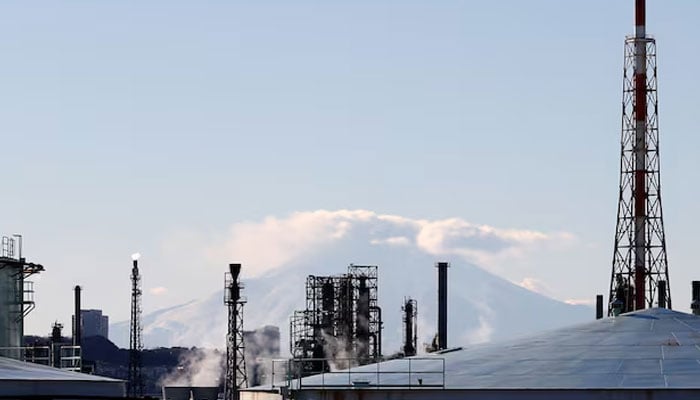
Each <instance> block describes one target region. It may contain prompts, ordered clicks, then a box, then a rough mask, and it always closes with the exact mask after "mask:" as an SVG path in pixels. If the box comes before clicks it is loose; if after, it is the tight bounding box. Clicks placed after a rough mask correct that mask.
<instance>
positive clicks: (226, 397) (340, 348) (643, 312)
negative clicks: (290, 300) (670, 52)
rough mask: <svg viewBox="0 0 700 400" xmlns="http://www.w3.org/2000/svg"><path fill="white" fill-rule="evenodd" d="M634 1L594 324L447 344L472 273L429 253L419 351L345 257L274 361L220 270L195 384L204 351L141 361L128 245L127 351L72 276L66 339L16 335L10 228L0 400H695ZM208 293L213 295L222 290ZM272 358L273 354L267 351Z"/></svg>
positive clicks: (19, 270)
mask: <svg viewBox="0 0 700 400" xmlns="http://www.w3.org/2000/svg"><path fill="white" fill-rule="evenodd" d="M634 3H635V28H634V29H635V31H634V35H632V36H630V37H627V38H626V39H625V42H624V74H623V97H622V105H623V107H622V132H621V149H620V156H621V159H620V171H619V174H620V181H619V197H618V208H617V224H616V231H615V236H614V251H613V258H612V273H611V275H610V281H609V292H608V298H607V302H606V301H605V298H604V297H603V295H598V296H597V297H596V309H595V318H594V316H593V315H591V321H589V322H586V323H583V324H578V325H574V326H569V327H564V328H559V329H554V330H550V331H546V332H540V333H538V334H534V335H530V336H527V337H523V338H519V339H514V340H509V341H506V342H501V343H485V344H477V345H471V346H468V347H467V346H463V347H460V345H461V344H460V343H455V342H456V340H455V339H454V338H451V339H450V342H449V344H448V335H447V333H448V326H449V321H448V306H449V304H448V289H450V288H451V289H450V290H454V289H458V290H461V289H462V288H463V287H467V286H468V282H456V281H454V280H453V281H450V279H449V278H448V273H449V272H450V271H453V272H452V273H454V271H456V269H457V268H460V266H459V265H458V263H457V262H455V261H451V262H448V261H436V262H435V264H434V265H426V266H425V276H424V277H422V278H421V279H422V280H423V282H429V284H426V286H431V287H434V288H435V290H434V292H433V291H431V292H430V295H431V296H433V293H434V298H435V303H434V304H423V302H422V303H421V304H420V307H421V313H422V312H424V310H426V309H429V310H433V309H435V310H436V311H437V312H436V315H437V318H436V321H434V325H430V326H429V327H425V326H424V325H421V330H423V331H425V330H426V328H427V329H428V330H429V332H422V334H423V336H426V334H427V335H431V337H432V336H433V335H434V339H433V340H432V342H431V343H424V344H421V343H419V341H418V338H419V333H418V329H419V323H418V321H419V320H418V315H419V314H418V313H419V308H418V306H419V304H418V302H417V300H416V297H415V294H413V293H405V294H404V296H405V297H403V302H402V305H401V308H400V309H396V310H393V309H392V310H389V309H386V308H382V306H381V304H380V297H379V289H380V279H379V278H380V274H381V271H382V266H381V265H359V264H349V265H347V267H345V266H343V267H342V268H343V269H340V270H337V273H334V274H329V275H308V276H307V277H306V280H305V282H304V285H303V287H298V290H299V291H300V292H299V293H301V291H304V304H298V305H295V307H299V309H297V310H296V311H294V312H293V314H292V315H290V316H289V326H288V329H289V343H288V346H289V347H288V349H289V358H280V357H279V356H280V354H279V348H280V332H279V328H277V327H271V326H266V327H264V328H260V329H258V330H250V327H248V328H249V330H247V331H246V330H244V328H245V324H244V322H245V315H244V308H245V306H246V304H248V298H247V297H246V295H245V294H246V290H245V285H244V283H243V281H242V279H241V275H242V271H245V269H244V264H241V263H231V264H228V268H227V270H226V271H225V272H224V277H223V282H221V281H219V285H221V283H223V289H224V290H223V304H221V303H218V304H219V307H220V312H221V313H222V314H223V313H225V314H226V317H227V325H226V335H225V337H221V343H222V344H223V343H225V352H223V351H218V350H216V351H214V355H213V358H214V359H215V361H216V362H219V361H220V362H219V364H220V365H218V367H220V368H218V369H217V371H219V369H220V373H218V376H216V377H215V378H216V379H215V382H214V383H212V384H211V385H209V386H200V385H198V384H196V383H194V382H192V381H186V382H185V383H183V382H184V381H185V380H182V379H179V378H180V377H181V376H183V377H184V376H186V375H188V373H189V372H190V371H187V370H185V369H186V368H194V367H192V366H191V365H188V364H186V363H180V362H181V359H179V357H180V356H181V355H182V354H188V355H192V354H195V355H197V356H202V354H204V351H203V350H202V349H196V348H192V349H185V348H179V349H177V351H173V350H172V349H160V350H161V351H162V353H160V354H159V355H162V354H164V353H165V354H167V357H169V361H171V363H180V364H179V365H178V366H177V367H175V368H171V366H170V365H169V366H168V368H165V367H163V368H161V369H162V370H167V371H166V372H167V373H169V374H171V376H173V377H174V378H178V379H172V380H165V379H160V378H161V377H160V375H158V374H160V373H162V372H163V371H160V370H159V371H156V372H154V373H146V367H147V366H146V364H147V361H148V357H152V358H155V357H154V356H153V353H149V351H151V350H147V349H144V343H143V330H144V328H143V321H142V318H143V316H142V311H143V310H142V296H143V289H142V278H143V277H142V275H141V271H140V269H139V254H134V255H133V257H132V260H131V264H130V267H131V268H130V275H128V274H127V273H126V272H128V271H129V269H128V267H129V265H128V264H126V265H125V269H124V270H125V271H126V272H125V274H124V279H125V280H126V279H127V277H128V278H129V281H130V284H131V285H130V291H129V296H130V303H129V304H130V320H129V348H128V349H118V348H117V347H116V346H115V345H114V344H112V343H111V342H109V340H108V337H109V331H108V317H107V316H106V315H103V313H102V310H99V309H84V308H83V307H82V301H83V299H82V287H81V286H80V285H75V287H74V289H73V296H74V297H73V298H74V302H73V303H74V310H73V319H72V321H71V322H72V324H71V325H72V326H71V327H70V328H71V330H72V333H71V337H64V336H63V327H64V326H63V324H61V323H60V322H59V321H56V322H55V323H54V324H53V326H52V327H51V328H52V331H51V334H50V335H49V336H48V337H47V338H34V339H33V343H32V344H27V337H26V336H25V334H24V319H25V317H26V316H27V315H28V314H29V313H30V312H31V311H32V310H33V309H34V307H35V303H34V298H33V293H34V288H33V284H32V282H31V281H30V280H29V279H30V278H31V277H32V276H34V275H36V274H38V273H41V272H44V270H45V269H44V266H42V265H41V264H38V263H33V262H29V261H27V259H26V258H25V257H24V255H23V254H22V236H21V235H14V236H12V237H2V249H1V253H0V292H1V293H2V296H3V301H2V302H1V303H0V397H2V398H8V399H39V398H41V399H59V398H60V399H78V398H80V399H114V398H130V399H138V398H141V399H145V398H153V397H157V396H160V397H161V398H162V399H163V400H189V399H192V400H214V399H222V400H273V399H274V400H286V399H294V400H325V399H348V400H359V399H366V400H374V399H376V400H381V399H403V400H414V399H415V400H422V399H437V400H440V399H446V400H448V399H523V400H530V399H546V400H549V399H551V400H555V399H556V400H584V399H610V400H613V399H655V400H665V399H669V400H671V399H693V398H700V281H694V282H692V283H691V285H690V287H689V289H690V290H691V292H692V303H691V305H690V306H691V310H692V313H691V314H688V313H682V312H678V311H674V310H673V309H672V299H671V291H670V288H671V287H670V279H669V267H668V259H667V254H666V238H665V232H664V223H663V213H662V203H661V181H660V164H659V126H658V96H657V83H658V82H657V62H656V41H655V39H653V38H652V37H650V36H649V35H648V34H647V32H646V3H645V0H635V2H634ZM127 261H128V260H127ZM222 264H223V263H222ZM435 272H437V273H435ZM299 275H301V274H299ZM302 277H303V275H302ZM433 282H435V284H434V285H433ZM382 284H383V285H392V282H382ZM682 285H685V284H684V283H682ZM219 287H220V286H219ZM385 287H386V286H385ZM68 291H69V292H70V287H69V290H68ZM124 292H126V290H125V291H124ZM124 295H125V296H126V293H124ZM216 301H217V302H221V298H220V297H217V298H216ZM421 301H422V300H421ZM222 305H223V307H221V306H222ZM124 307H126V304H125V305H124ZM433 307H434V308H433ZM396 308H398V307H396ZM387 313H392V314H391V315H396V316H398V315H400V316H401V326H394V327H388V328H391V329H386V328H387V327H386V326H385V322H384V321H383V318H382V315H383V314H384V316H385V317H386V315H387ZM286 315H287V312H285V316H286ZM421 315H423V314H421ZM453 318H454V317H453ZM430 323H431V324H432V323H433V321H431V322H430ZM397 325H398V324H397ZM284 329H285V330H286V329H287V327H284ZM399 332H400V333H399ZM387 334H393V335H396V336H399V335H400V336H401V347H400V349H399V350H398V351H396V352H391V351H389V352H388V351H386V349H383V346H382V344H383V339H386V337H384V338H383V336H386V335H387ZM216 335H217V336H218V335H220V334H219V333H217V334H216ZM88 342H89V343H92V344H91V345H88ZM105 342H106V343H108V345H104V343H105ZM94 343H98V344H99V345H100V346H103V345H104V346H109V345H111V346H112V347H109V349H108V350H109V352H110V355H109V357H106V358H109V360H103V361H104V362H103V363H102V364H99V363H95V362H94V360H92V361H91V362H92V363H87V362H86V357H85V354H86V350H87V349H88V348H89V347H90V346H94V347H98V345H94ZM100 343H101V344H100ZM286 345H287V344H286V342H285V346H286ZM105 348H106V347H105ZM105 352H106V351H105ZM273 356H274V358H275V359H274V360H272V359H270V358H272V357H273ZM164 357H165V356H164ZM202 357H203V356H202ZM173 360H175V361H173ZM216 362H215V364H216ZM123 363H125V365H122V364H123ZM105 366H106V367H105ZM161 367H162V365H161ZM100 368H101V369H100ZM99 374H105V375H107V374H110V376H111V377H103V376H99ZM156 375H158V376H156ZM115 378H116V379H115ZM156 386H158V387H156ZM154 391H155V393H154Z"/></svg>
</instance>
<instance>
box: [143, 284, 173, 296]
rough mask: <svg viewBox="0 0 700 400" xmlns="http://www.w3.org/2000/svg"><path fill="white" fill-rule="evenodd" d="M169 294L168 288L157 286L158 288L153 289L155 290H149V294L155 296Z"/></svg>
mask: <svg viewBox="0 0 700 400" xmlns="http://www.w3.org/2000/svg"><path fill="white" fill-rule="evenodd" d="M167 292H168V288H166V287H163V286H157V287H153V288H150V289H148V293H150V294H152V295H154V296H160V295H163V294H166V293H167Z"/></svg>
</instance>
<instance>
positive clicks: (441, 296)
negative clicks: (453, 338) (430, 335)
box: [436, 262, 450, 350]
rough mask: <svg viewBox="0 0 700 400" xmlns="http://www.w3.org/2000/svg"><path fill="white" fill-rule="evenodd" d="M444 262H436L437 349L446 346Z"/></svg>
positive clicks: (445, 280) (445, 276) (445, 264)
mask: <svg viewBox="0 0 700 400" xmlns="http://www.w3.org/2000/svg"><path fill="white" fill-rule="evenodd" d="M449 266H450V264H448V263H446V262H439V263H437V265H436V267H437V269H438V342H437V348H438V350H444V349H446V348H447V268H448V267H449Z"/></svg>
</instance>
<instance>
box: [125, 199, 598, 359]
mask: <svg viewBox="0 0 700 400" xmlns="http://www.w3.org/2000/svg"><path fill="white" fill-rule="evenodd" d="M574 242H575V238H574V237H573V235H571V234H568V233H546V232H539V231H534V230H522V229H511V228H497V227H492V226H488V225H480V224H473V223H470V222H468V221H465V220H463V219H459V218H449V219H439V220H427V219H413V218H407V217H402V216H396V215H385V214H378V213H374V212H371V211H366V210H338V211H326V210H318V211H308V212H297V213H293V214H291V215H289V216H287V217H272V216H270V217H267V218H265V219H263V220H262V221H257V222H255V221H248V222H242V223H236V224H234V225H233V226H232V227H231V228H230V229H229V230H228V231H227V232H226V233H225V234H221V235H219V236H218V237H217V238H215V239H214V240H211V241H208V243H209V244H208V245H206V248H205V249H204V250H203V251H204V252H205V254H206V256H207V257H209V258H210V260H212V263H213V262H214V261H215V262H216V264H218V265H221V264H222V260H227V261H228V260H231V261H240V262H241V263H242V264H243V279H244V283H245V285H246V288H245V292H244V295H245V296H246V297H247V298H248V303H247V305H246V310H245V326H246V328H247V329H252V328H257V327H260V326H263V325H268V324H271V325H277V326H279V327H280V328H281V332H282V334H283V342H282V348H283V349H285V348H286V347H287V344H288V336H287V335H288V321H289V316H290V315H291V314H292V312H293V310H295V309H302V308H303V307H304V281H305V278H306V276H307V275H309V274H313V275H335V274H339V273H343V272H345V270H346V267H347V265H348V264H350V263H354V264H359V265H363V264H365V265H366V264H370V265H379V304H380V306H381V307H382V308H383V320H384V326H385V330H384V342H385V349H387V350H386V351H385V353H390V352H391V351H395V350H397V349H398V347H399V343H400V341H401V326H400V324H401V322H400V320H401V316H400V307H401V302H402V301H403V299H404V297H406V296H411V297H413V298H415V299H417V300H418V303H419V306H418V307H419V312H418V320H419V332H420V340H421V341H422V342H428V341H430V339H431V338H432V335H433V334H434V333H435V329H434V327H435V318H436V315H435V314H436V313H435V308H436V304H435V303H436V295H435V291H436V282H435V268H434V263H435V261H438V260H447V261H450V262H451V264H452V268H451V269H450V272H449V276H450V282H449V287H450V291H449V301H450V306H449V316H450V324H449V325H450V328H449V330H450V332H449V334H450V338H451V339H450V342H451V343H452V344H454V345H466V344H470V343H477V342H482V341H488V340H495V339H504V338H509V337H513V336H517V335H520V334H525V333H531V332H534V331H537V330H541V329H546V328H553V327H558V326H562V325H566V324H568V323H572V322H577V321H582V320H585V319H587V318H588V317H589V316H590V315H589V314H590V308H588V307H584V306H577V305H570V304H565V303H563V302H560V301H557V300H554V299H552V298H549V297H546V296H544V295H542V294H540V293H535V292H533V291H531V290H527V289H535V290H538V288H543V287H544V288H546V287H547V284H546V283H545V282H542V281H541V280H539V279H537V278H533V276H538V275H537V272H538V270H539V269H541V268H542V265H541V264H540V263H539V262H538V258H539V257H540V256H541V254H545V253H547V252H548V251H554V250H555V249H559V250H561V249H566V248H567V247H569V246H571V244H572V243H574ZM202 243H207V241H202ZM212 243H213V244H212ZM219 276H220V275H219ZM513 282H516V283H513ZM210 293H211V295H210V297H208V298H202V299H200V300H197V301H193V302H191V303H188V304H185V305H183V306H178V307H173V308H171V309H169V310H162V311H159V312H156V313H152V314H149V315H146V316H145V317H144V337H145V342H146V345H147V346H169V345H180V346H192V345H200V346H201V345H206V346H217V347H222V346H223V343H224V342H223V337H224V336H223V335H224V332H225V329H226V314H225V308H224V307H223V304H222V298H221V292H220V290H213V291H212V292H210ZM125 327H128V323H126V324H124V323H122V324H117V325H115V326H114V330H113V331H112V332H113V333H114V339H115V341H116V342H118V343H119V342H120V341H121V340H123V338H128V336H126V335H125V333H126V332H125Z"/></svg>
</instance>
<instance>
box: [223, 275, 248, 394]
mask: <svg viewBox="0 0 700 400" xmlns="http://www.w3.org/2000/svg"><path fill="white" fill-rule="evenodd" d="M229 271H230V272H227V273H226V274H225V275H224V287H225V290H224V304H225V305H226V307H227V309H228V332H227V334H226V378H225V382H224V400H238V399H239V397H240V394H239V390H240V389H241V388H246V387H248V374H247V372H246V365H245V344H244V342H243V305H244V304H245V303H246V299H245V298H244V297H242V296H241V289H243V284H241V282H240V281H239V275H240V273H241V264H229Z"/></svg>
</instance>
